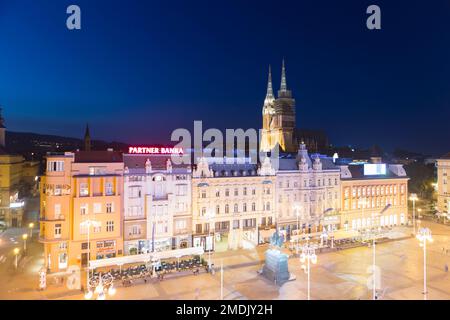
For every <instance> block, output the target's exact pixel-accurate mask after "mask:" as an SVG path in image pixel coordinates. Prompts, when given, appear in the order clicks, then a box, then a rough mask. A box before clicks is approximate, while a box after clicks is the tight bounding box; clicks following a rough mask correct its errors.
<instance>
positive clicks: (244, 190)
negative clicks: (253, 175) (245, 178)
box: [242, 187, 247, 196]
mask: <svg viewBox="0 0 450 320" xmlns="http://www.w3.org/2000/svg"><path fill="white" fill-rule="evenodd" d="M242 193H243V194H244V196H246V195H247V187H244V189H243V190H242Z"/></svg>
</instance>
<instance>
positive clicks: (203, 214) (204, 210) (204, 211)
mask: <svg viewBox="0 0 450 320" xmlns="http://www.w3.org/2000/svg"><path fill="white" fill-rule="evenodd" d="M205 215H206V207H202V216H205Z"/></svg>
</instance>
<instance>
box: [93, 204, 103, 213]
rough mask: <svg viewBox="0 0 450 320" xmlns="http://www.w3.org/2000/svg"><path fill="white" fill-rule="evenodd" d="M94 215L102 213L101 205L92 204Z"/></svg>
mask: <svg viewBox="0 0 450 320" xmlns="http://www.w3.org/2000/svg"><path fill="white" fill-rule="evenodd" d="M94 213H102V204H101V203H94Z"/></svg>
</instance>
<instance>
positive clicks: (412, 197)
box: [409, 193, 419, 234]
mask: <svg viewBox="0 0 450 320" xmlns="http://www.w3.org/2000/svg"><path fill="white" fill-rule="evenodd" d="M409 200H411V201H412V204H413V214H412V218H413V234H416V201H417V200H419V198H418V197H417V194H415V193H411V194H410V196H409Z"/></svg>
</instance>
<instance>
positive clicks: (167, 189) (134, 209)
mask: <svg viewBox="0 0 450 320" xmlns="http://www.w3.org/2000/svg"><path fill="white" fill-rule="evenodd" d="M137 150H138V149H136V151H137ZM131 151H132V152H134V151H133V150H131ZM151 151H152V150H146V149H143V150H142V152H143V153H141V154H139V153H137V152H136V153H137V154H126V155H124V162H125V182H124V183H125V185H124V241H125V242H124V249H125V254H127V255H128V254H139V253H146V252H150V251H153V250H155V251H165V250H171V249H180V248H187V247H191V246H192V225H191V222H192V214H191V169H190V166H184V165H183V166H178V165H172V162H171V160H170V155H167V154H165V153H161V152H162V151H161V150H157V152H155V153H154V154H146V153H145V152H151Z"/></svg>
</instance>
